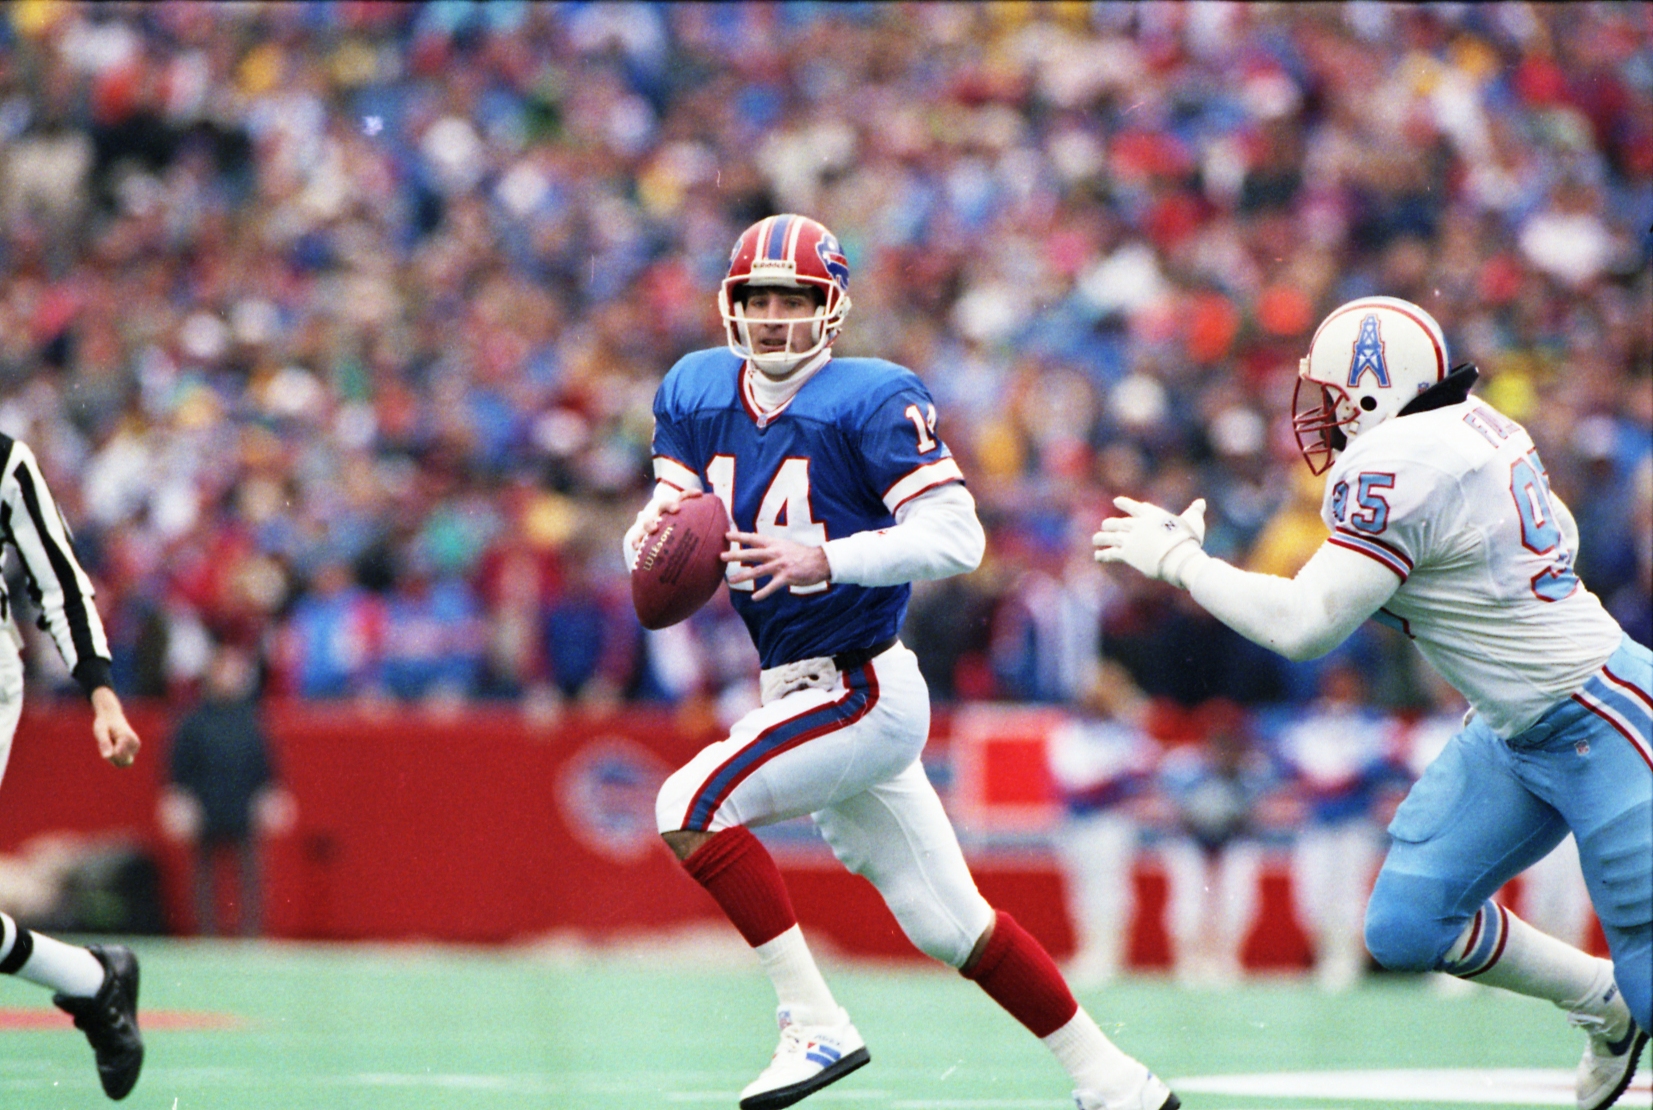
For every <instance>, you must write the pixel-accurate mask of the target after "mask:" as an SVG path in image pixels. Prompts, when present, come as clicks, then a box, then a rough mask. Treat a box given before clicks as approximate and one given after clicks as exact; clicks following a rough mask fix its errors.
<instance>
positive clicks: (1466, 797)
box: [1366, 637, 1653, 1029]
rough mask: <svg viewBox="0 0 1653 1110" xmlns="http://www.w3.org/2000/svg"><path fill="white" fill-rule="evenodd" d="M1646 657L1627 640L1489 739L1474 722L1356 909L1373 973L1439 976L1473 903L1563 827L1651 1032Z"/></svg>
mask: <svg viewBox="0 0 1653 1110" xmlns="http://www.w3.org/2000/svg"><path fill="white" fill-rule="evenodd" d="M1650 691H1653V653H1650V652H1649V651H1648V649H1647V648H1645V647H1642V646H1641V645H1640V644H1637V643H1635V642H1634V641H1633V640H1631V639H1629V638H1628V637H1626V638H1625V640H1624V643H1623V645H1622V646H1621V647H1620V648H1619V650H1618V651H1616V652H1614V653H1613V656H1612V658H1610V659H1609V660H1608V661H1607V664H1606V666H1604V667H1603V668H1602V669H1601V670H1600V671H1598V672H1596V674H1595V675H1594V676H1593V677H1592V678H1591V679H1590V681H1589V682H1587V683H1585V685H1584V687H1583V689H1581V690H1580V691H1579V692H1578V693H1576V694H1574V695H1572V696H1571V697H1569V698H1567V699H1566V700H1564V701H1561V702H1558V703H1557V704H1556V705H1555V707H1553V708H1552V709H1550V710H1549V711H1548V712H1547V713H1545V714H1544V716H1543V717H1541V718H1539V720H1538V723H1537V724H1534V725H1533V726H1532V727H1531V728H1528V729H1527V730H1526V731H1524V732H1522V733H1519V734H1517V735H1516V736H1513V737H1511V738H1510V739H1508V740H1502V739H1500V738H1499V737H1498V735H1497V734H1496V733H1494V732H1493V731H1492V729H1490V728H1488V727H1487V726H1486V725H1485V724H1483V723H1482V722H1481V720H1480V718H1479V717H1477V718H1475V719H1473V720H1472V721H1471V722H1470V724H1469V725H1468V727H1466V728H1465V729H1464V730H1463V731H1462V732H1460V733H1458V734H1457V735H1456V736H1454V737H1453V738H1452V739H1451V741H1449V742H1448V743H1447V745H1446V747H1445V748H1444V749H1443V750H1442V752H1441V754H1440V755H1439V756H1438V757H1437V758H1436V759H1435V761H1434V762H1433V763H1431V764H1430V765H1429V767H1428V768H1427V769H1426V770H1425V771H1424V773H1423V776H1422V777H1421V778H1419V779H1418V781H1417V783H1416V784H1414V785H1413V787H1412V790H1411V793H1409V794H1408V795H1407V797H1406V801H1405V802H1403V803H1402V804H1401V807H1400V809H1399V810H1398V811H1397V812H1396V814H1395V819H1394V821H1393V823H1391V824H1390V826H1389V833H1390V835H1391V836H1392V837H1393V844H1392V845H1391V847H1390V849H1389V855H1388V857H1387V858H1386V859H1385V860H1384V863H1383V870H1382V871H1381V872H1380V873H1379V875H1378V880H1377V885H1376V887H1375V888H1374V889H1373V891H1372V897H1371V901H1370V902H1369V903H1368V904H1367V907H1366V946H1367V948H1369V949H1370V950H1371V952H1372V955H1373V956H1374V957H1376V959H1377V961H1378V962H1379V963H1381V964H1383V965H1384V966H1385V967H1389V968H1394V969H1396V970H1404V971H1429V970H1439V969H1440V967H1441V961H1442V958H1443V957H1444V956H1445V954H1446V952H1447V950H1448V949H1449V948H1450V947H1451V946H1452V943H1453V942H1454V941H1455V940H1456V939H1457V938H1458V936H1459V934H1460V933H1462V932H1463V929H1464V926H1465V924H1466V923H1467V922H1468V921H1469V919H1470V917H1471V916H1473V915H1474V913H1475V911H1476V910H1478V909H1479V908H1480V907H1481V905H1482V903H1484V902H1485V901H1486V900H1487V899H1488V898H1490V897H1491V896H1492V895H1493V894H1494V893H1495V892H1496V891H1497V890H1498V888H1499V887H1501V886H1503V885H1504V883H1505V882H1507V881H1508V880H1509V879H1510V878H1512V877H1513V876H1515V875H1517V874H1519V873H1520V872H1522V871H1524V870H1526V869H1527V868H1528V867H1530V866H1532V864H1534V863H1536V862H1537V861H1538V860H1540V859H1542V858H1543V857H1544V856H1546V855H1547V854H1549V852H1550V850H1551V849H1552V848H1554V847H1555V846H1556V845H1557V844H1558V843H1560V842H1561V840H1562V838H1563V837H1565V836H1566V835H1567V833H1568V831H1569V830H1571V831H1572V833H1573V835H1574V837H1575V838H1576V839H1577V841H1578V854H1579V859H1580V861H1581V862H1582V864H1583V867H1584V878H1585V882H1586V884H1587V885H1588V887H1589V890H1590V900H1591V902H1592V903H1593V904H1594V906H1595V910H1596V916H1597V917H1599V918H1600V919H1601V924H1602V931H1603V932H1604V933H1605V934H1606V936H1607V944H1608V947H1609V949H1610V950H1611V952H1612V956H1613V967H1614V977H1615V978H1616V980H1617V982H1618V985H1619V989H1620V990H1621V991H1623V992H1624V999H1625V1001H1626V1002H1627V1003H1628V1004H1629V1006H1630V1012H1631V1013H1632V1014H1633V1015H1634V1016H1635V1018H1636V1022H1637V1024H1639V1025H1640V1026H1641V1027H1642V1028H1643V1029H1649V1028H1653V1013H1650V1010H1653V693H1650Z"/></svg>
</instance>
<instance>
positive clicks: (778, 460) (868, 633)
mask: <svg viewBox="0 0 1653 1110" xmlns="http://www.w3.org/2000/svg"><path fill="white" fill-rule="evenodd" d="M743 375H744V370H743V363H742V361H741V360H740V359H739V358H737V357H735V356H734V355H733V354H731V353H730V352H729V351H728V350H726V349H723V348H716V349H711V350H705V351H696V352H694V353H693V354H690V355H686V356H684V357H683V358H682V359H681V360H679V361H678V363H677V365H676V366H673V367H672V369H671V372H670V373H668V374H667V375H666V378H665V380H664V381H663V382H661V383H660V389H659V391H658V392H657V393H656V394H655V397H654V472H655V477H657V478H659V479H660V480H661V481H664V482H668V483H670V484H672V485H675V486H678V487H680V488H685V489H692V488H695V487H696V486H697V485H698V486H699V487H700V488H702V489H706V490H710V491H711V492H712V493H714V494H716V495H717V496H718V498H719V499H721V500H722V501H723V504H724V507H725V508H726V509H728V511H729V519H730V520H732V521H733V522H734V525H735V527H736V529H738V530H739V531H742V532H757V533H760V534H764V535H774V536H784V537H786V538H787V539H790V540H793V541H794V542H797V543H802V544H809V545H820V544H823V543H825V542H826V541H828V540H834V539H841V538H843V537H845V536H848V535H851V534H853V533H856V532H865V531H869V530H876V529H879V528H886V527H889V526H890V525H892V524H894V523H895V517H894V515H893V514H894V512H895V510H896V509H897V508H899V507H900V506H901V504H902V503H903V502H906V501H908V500H911V499H912V498H913V497H916V496H917V495H918V494H920V493H922V492H924V491H925V490H927V489H932V488H934V487H936V486H938V485H942V484H944V483H947V482H957V481H963V477H964V476H963V474H962V473H960V471H959V468H958V464H957V463H956V462H954V461H953V458H952V453H951V452H950V451H948V450H947V446H946V444H944V443H942V442H941V441H940V440H939V439H937V438H936V436H935V406H934V405H933V404H932V402H931V400H930V394H929V391H928V390H926V389H925V388H924V385H923V383H922V382H920V381H919V380H918V378H917V377H916V376H915V375H914V374H913V373H912V371H910V370H907V369H905V368H904V367H901V366H897V365H896V364H895V363H893V362H885V361H883V360H882V359H870V358H843V359H833V360H832V361H831V362H829V363H827V365H825V366H824V367H822V368H821V369H820V370H819V371H817V372H816V373H815V375H814V376H813V377H812V378H810V379H809V380H808V381H807V382H805V383H804V385H803V388H801V389H800V390H799V391H798V393H797V395H796V396H794V397H793V398H792V400H791V401H790V402H789V403H788V404H786V405H784V406H783V407H782V408H781V409H779V410H778V411H776V412H774V413H771V414H769V415H768V416H767V417H761V416H760V415H759V414H758V409H757V406H756V404H755V403H754V401H753V399H752V397H751V395H750V392H749V391H748V390H747V389H746V388H745V386H744V381H743ZM737 569H738V568H737ZM766 581H767V579H759V581H758V584H759V585H761V584H763V583H764V582H766ZM753 590H754V586H753V584H752V583H750V582H746V583H741V584H740V585H731V586H730V590H729V595H730V598H731V599H732V600H733V602H734V605H735V611H736V612H738V613H739V614H740V615H741V618H742V619H743V620H745V621H746V627H747V630H748V631H749V632H750V633H751V634H752V641H753V642H754V643H755V644H756V645H757V648H758V657H759V659H760V660H761V663H762V665H763V666H764V667H766V668H767V667H774V666H777V665H779V664H782V663H789V662H792V661H794V660H798V659H808V658H812V657H815V656H820V655H833V654H835V653H837V652H841V651H848V650H851V649H854V648H860V647H867V646H869V645H871V644H875V643H877V642H878V641H880V640H883V639H886V638H888V637H890V636H894V635H895V634H896V632H897V630H899V629H900V627H901V620H902V617H903V616H904V615H905V613H906V609H907V598H908V595H909V594H910V593H911V592H912V587H911V586H908V585H901V586H885V587H865V586H854V585H849V584H847V583H842V582H832V583H821V584H819V585H816V586H803V587H799V586H792V587H788V588H787V589H783V590H779V591H777V592H776V593H774V594H771V595H770V596H769V597H766V598H764V599H763V600H762V601H753V600H752V593H753Z"/></svg>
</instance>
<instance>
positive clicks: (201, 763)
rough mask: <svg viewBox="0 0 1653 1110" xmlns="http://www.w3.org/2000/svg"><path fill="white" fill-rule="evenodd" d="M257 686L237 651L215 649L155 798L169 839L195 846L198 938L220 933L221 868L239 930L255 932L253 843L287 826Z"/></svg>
mask: <svg viewBox="0 0 1653 1110" xmlns="http://www.w3.org/2000/svg"><path fill="white" fill-rule="evenodd" d="M256 683H257V675H256V672H255V669H254V665H253V660H252V659H251V657H249V656H248V655H247V654H246V653H245V652H244V651H242V650H241V649H239V648H236V647H230V646H225V647H220V648H219V649H218V650H217V651H216V652H215V653H214V655H213V657H212V662H211V665H210V666H209V668H208V670H207V678H206V686H205V689H204V691H203V694H202V698H201V702H200V704H198V705H197V706H196V707H195V708H194V709H193V710H191V711H190V712H189V714H188V715H187V716H185V717H184V719H183V720H182V721H180V722H179V724H178V728H177V730H176V731H175V732H174V733H173V735H172V749H171V753H170V756H169V760H168V768H169V781H170V784H171V785H170V786H169V787H168V788H167V790H166V791H165V792H164V793H163V794H162V796H161V800H160V821H161V826H162V828H163V829H164V830H165V831H166V832H167V834H168V835H170V836H172V837H174V838H176V839H179V840H184V841H188V842H189V843H190V845H191V846H192V848H193V849H194V855H195V860H194V867H195V927H196V931H197V932H198V933H200V934H202V935H204V936H215V935H219V934H220V933H221V932H222V929H221V922H220V919H219V915H218V907H219V905H220V901H221V899H220V897H219V890H218V881H217V880H218V878H219V876H220V875H221V873H222V872H223V870H224V865H225V864H227V865H229V869H230V870H232V871H233V872H234V873H235V876H236V879H237V882H236V885H235V887H234V888H233V889H234V895H233V896H232V897H231V898H229V899H228V901H229V902H230V904H231V905H233V906H234V907H235V918H236V921H237V924H238V927H239V932H240V934H241V935H242V936H247V937H252V936H258V935H259V933H260V931H261V928H262V923H263V916H262V910H263V907H262V902H261V898H260V890H261V884H260V874H261V868H260V862H259V851H260V838H261V837H263V836H268V835H274V834H277V833H280V832H282V831H285V830H286V829H287V828H290V827H291V825H292V822H293V816H294V805H293V801H292V797H291V795H289V794H288V793H287V791H286V790H285V789H284V788H283V787H282V786H281V785H280V782H279V780H278V778H277V776H276V772H275V768H274V766H273V761H272V757H271V753H270V742H269V738H268V737H267V736H266V735H265V733H264V728H263V725H262V724H261V723H260V720H259V714H258V705H257V701H256V694H255V686H256Z"/></svg>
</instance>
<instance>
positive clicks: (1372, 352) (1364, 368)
mask: <svg viewBox="0 0 1653 1110" xmlns="http://www.w3.org/2000/svg"><path fill="white" fill-rule="evenodd" d="M1367 373H1372V374H1375V375H1377V383H1378V385H1379V386H1380V387H1382V388H1384V389H1388V388H1389V367H1388V365H1387V364H1386V363H1385V362H1384V361H1383V336H1381V335H1380V334H1378V318H1377V313H1375V312H1371V313H1367V315H1366V318H1365V319H1364V320H1362V321H1361V322H1360V334H1359V335H1358V336H1356V337H1355V349H1354V357H1353V358H1352V359H1350V361H1349V388H1350V389H1353V388H1354V387H1355V386H1357V385H1359V384H1360V379H1361V378H1363V377H1365V376H1366V374H1367Z"/></svg>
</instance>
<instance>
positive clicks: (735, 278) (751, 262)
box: [717, 214, 850, 373]
mask: <svg viewBox="0 0 1653 1110" xmlns="http://www.w3.org/2000/svg"><path fill="white" fill-rule="evenodd" d="M766 286H767V287H779V288H787V289H804V290H809V291H812V292H813V293H814V294H815V296H816V305H815V312H814V313H813V314H812V315H810V316H807V317H804V318H802V319H801V320H798V321H797V322H798V323H800V324H807V325H808V326H809V340H810V346H809V347H808V348H807V349H806V350H803V351H781V352H776V353H774V354H757V353H755V352H754V351H753V350H752V338H751V333H750V330H749V326H750V320H749V319H748V318H747V316H746V311H745V302H746V294H747V291H748V290H750V289H755V288H763V287H766ZM717 306H718V312H719V314H720V315H721V316H722V317H723V327H724V332H725V335H726V337H727V340H728V343H729V350H731V351H733V352H734V353H735V355H736V356H738V357H740V358H742V359H745V360H747V361H748V362H751V363H752V364H754V365H755V366H757V367H758V368H759V369H760V370H765V371H768V372H770V373H786V372H787V371H790V370H791V369H793V368H794V367H797V366H801V365H802V364H803V363H804V362H806V361H808V360H809V359H811V358H814V357H815V356H816V355H818V354H820V353H821V351H823V350H825V349H826V348H827V347H830V346H831V345H832V341H833V340H834V339H836V338H837V336H838V332H839V329H841V328H842V327H843V326H844V317H845V316H846V315H847V314H848V313H849V308H850V300H849V260H848V259H847V258H846V257H845V256H844V251H843V248H842V247H840V246H839V245H838V238H837V236H835V235H833V234H832V232H830V231H828V230H827V229H826V228H825V227H824V226H823V225H822V224H820V223H819V222H817V221H815V220H812V219H810V218H808V217H807V216H797V215H792V214H784V215H780V216H767V217H765V218H764V219H761V220H759V221H758V222H757V223H755V224H753V225H752V226H751V227H749V228H747V229H746V230H745V231H743V232H741V235H740V238H739V239H737V240H735V247H734V250H732V251H731V252H730V253H729V273H728V275H727V276H726V277H725V278H724V279H723V282H722V284H721V285H720V286H719V288H718V294H717Z"/></svg>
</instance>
